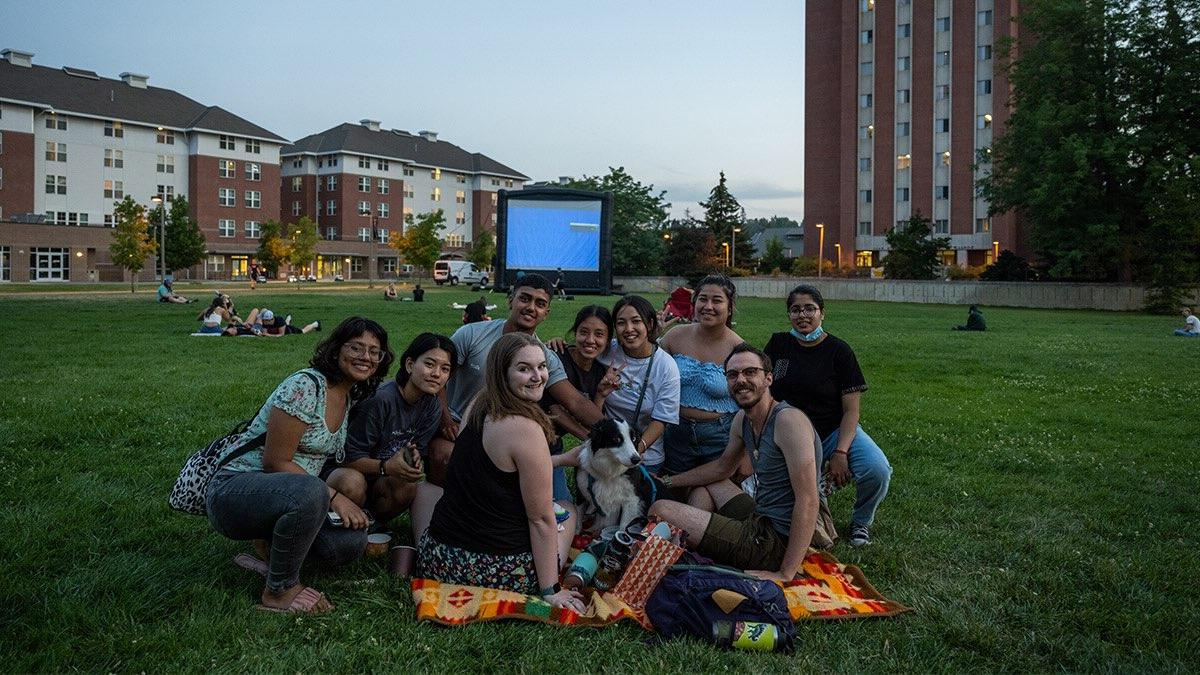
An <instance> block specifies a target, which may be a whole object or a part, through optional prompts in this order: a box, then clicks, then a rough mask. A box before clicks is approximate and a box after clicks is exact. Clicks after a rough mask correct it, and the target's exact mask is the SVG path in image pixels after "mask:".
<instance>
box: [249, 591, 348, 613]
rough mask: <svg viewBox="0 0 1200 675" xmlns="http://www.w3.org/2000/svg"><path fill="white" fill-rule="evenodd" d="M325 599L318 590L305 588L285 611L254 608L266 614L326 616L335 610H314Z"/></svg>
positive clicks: (259, 606) (272, 608) (262, 606)
mask: <svg viewBox="0 0 1200 675" xmlns="http://www.w3.org/2000/svg"><path fill="white" fill-rule="evenodd" d="M324 597H325V594H324V593H322V592H320V591H318V590H316V589H315V588H309V587H307V586H305V587H304V590H302V591H300V592H299V593H297V594H296V597H294V598H292V601H291V602H290V603H288V606H287V608H285V609H281V608H279V607H267V606H266V605H255V606H254V608H255V609H261V610H263V611H264V612H278V613H280V614H324V613H325V612H328V611H330V610H332V609H333V608H332V607H330V608H329V609H326V610H314V609H313V608H314V607H316V606H317V603H318V602H320V601H321V599H322V598H324Z"/></svg>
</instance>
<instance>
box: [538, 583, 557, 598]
mask: <svg viewBox="0 0 1200 675" xmlns="http://www.w3.org/2000/svg"><path fill="white" fill-rule="evenodd" d="M561 590H562V585H561V584H558V583H555V584H554V585H553V586H547V587H545V588H541V589H538V595H540V596H542V597H543V598H547V597H550V596H551V595H554V594H555V593H558V592H559V591H561Z"/></svg>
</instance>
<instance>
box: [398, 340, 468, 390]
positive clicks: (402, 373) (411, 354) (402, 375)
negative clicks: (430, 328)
mask: <svg viewBox="0 0 1200 675" xmlns="http://www.w3.org/2000/svg"><path fill="white" fill-rule="evenodd" d="M430 349H440V350H442V351H444V352H446V353H447V354H449V355H450V376H451V377H454V371H455V370H457V369H458V349H456V348H455V347H454V343H453V342H451V341H450V338H448V337H446V336H445V335H439V334H437V333H421V334H420V335H418V336H417V337H415V338H413V341H412V342H410V343H408V348H407V349H405V350H404V353H403V354H401V355H400V365H399V366H398V367H397V368H396V384H398V385H400V388H401V389H403V388H404V385H406V384H408V378H409V375H411V373H409V372H408V368H405V367H404V366H405V364H407V363H408V360H409V359H412V360H413V362H414V363H415V362H416V361H417V358H418V357H420V356H421V355H422V354H424V353H425V352H427V351H429V350H430Z"/></svg>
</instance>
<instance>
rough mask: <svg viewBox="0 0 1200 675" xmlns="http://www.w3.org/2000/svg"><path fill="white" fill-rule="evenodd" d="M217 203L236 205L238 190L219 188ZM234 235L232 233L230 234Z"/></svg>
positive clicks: (219, 204)
mask: <svg viewBox="0 0 1200 675" xmlns="http://www.w3.org/2000/svg"><path fill="white" fill-rule="evenodd" d="M217 205H218V206H236V205H237V192H236V191H234V189H233V188H219V189H218V190H217ZM230 236H232V235H230Z"/></svg>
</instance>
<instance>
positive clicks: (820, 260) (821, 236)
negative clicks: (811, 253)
mask: <svg viewBox="0 0 1200 675" xmlns="http://www.w3.org/2000/svg"><path fill="white" fill-rule="evenodd" d="M817 233H818V235H817V240H818V244H817V278H818V279H820V278H821V271H822V270H821V268H822V267H824V266H825V223H817Z"/></svg>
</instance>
